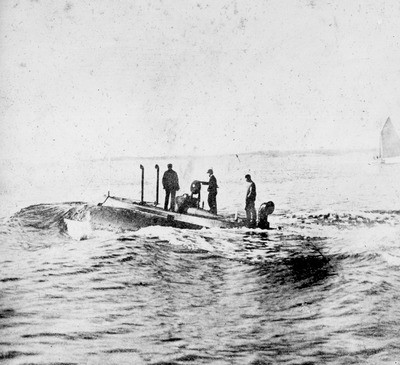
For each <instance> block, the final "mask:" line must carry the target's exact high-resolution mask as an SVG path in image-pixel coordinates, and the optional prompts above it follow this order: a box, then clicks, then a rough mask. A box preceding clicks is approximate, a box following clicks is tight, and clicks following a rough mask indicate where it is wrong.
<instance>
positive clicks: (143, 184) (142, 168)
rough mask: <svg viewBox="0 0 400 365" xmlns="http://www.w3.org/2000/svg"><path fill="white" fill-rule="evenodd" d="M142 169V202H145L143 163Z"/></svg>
mask: <svg viewBox="0 0 400 365" xmlns="http://www.w3.org/2000/svg"><path fill="white" fill-rule="evenodd" d="M140 169H141V170H142V184H141V187H142V192H141V195H140V204H143V203H144V167H143V165H140Z"/></svg>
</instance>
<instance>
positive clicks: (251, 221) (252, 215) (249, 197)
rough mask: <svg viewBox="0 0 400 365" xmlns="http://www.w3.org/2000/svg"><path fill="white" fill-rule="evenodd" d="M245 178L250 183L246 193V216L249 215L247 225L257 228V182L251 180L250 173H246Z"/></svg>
mask: <svg viewBox="0 0 400 365" xmlns="http://www.w3.org/2000/svg"><path fill="white" fill-rule="evenodd" d="M245 179H246V181H247V183H248V184H249V185H248V187H247V193H246V206H245V208H244V209H245V210H246V217H247V227H248V228H255V227H256V225H257V213H256V208H255V204H254V203H255V201H256V196H257V192H256V184H255V183H254V181H253V180H251V176H250V175H249V174H247V175H245Z"/></svg>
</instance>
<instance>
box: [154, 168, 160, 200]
mask: <svg viewBox="0 0 400 365" xmlns="http://www.w3.org/2000/svg"><path fill="white" fill-rule="evenodd" d="M154 168H155V169H156V170H157V183H156V203H155V205H158V192H159V190H160V166H158V165H155V166H154Z"/></svg>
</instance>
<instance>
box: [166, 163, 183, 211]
mask: <svg viewBox="0 0 400 365" xmlns="http://www.w3.org/2000/svg"><path fill="white" fill-rule="evenodd" d="M167 167H168V170H167V171H165V172H164V175H163V178H162V184H163V188H164V189H165V203H164V210H168V203H169V196H170V195H171V210H172V211H174V210H175V196H176V192H177V191H178V190H179V180H178V174H177V173H176V172H175V171H174V170H172V164H171V163H169V164H168V165H167Z"/></svg>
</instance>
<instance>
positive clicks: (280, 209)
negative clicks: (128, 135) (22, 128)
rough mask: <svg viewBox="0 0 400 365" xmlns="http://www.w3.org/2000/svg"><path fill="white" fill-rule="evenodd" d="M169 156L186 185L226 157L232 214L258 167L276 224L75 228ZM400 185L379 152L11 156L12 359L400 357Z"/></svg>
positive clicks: (3, 267)
mask: <svg viewBox="0 0 400 365" xmlns="http://www.w3.org/2000/svg"><path fill="white" fill-rule="evenodd" d="M169 162H171V163H173V164H174V169H175V170H176V171H177V172H178V174H179V178H180V185H181V190H180V192H179V193H184V192H189V187H190V183H191V182H192V181H193V180H207V179H208V176H207V174H206V171H207V170H208V168H210V167H212V168H214V172H215V176H216V177H217V179H218V184H219V193H218V197H217V199H218V210H219V213H220V214H226V215H228V214H234V213H235V212H238V213H239V215H242V216H243V215H244V194H245V189H246V184H245V180H244V175H245V174H246V173H250V174H251V175H252V177H253V180H254V182H255V183H256V185H257V192H258V195H257V202H256V205H257V206H258V205H260V204H261V203H262V202H266V201H269V200H272V201H274V202H275V205H276V209H275V212H274V214H273V215H272V216H271V218H270V221H271V226H272V227H275V228H276V229H275V230H271V231H261V230H259V229H255V230H249V229H231V230H219V229H211V230H206V229H204V230H197V231H196V230H180V229H175V228H169V227H147V228H143V229H141V230H139V231H136V232H129V231H123V230H121V229H116V230H115V231H110V230H102V229H97V230H93V229H91V227H90V224H82V226H81V228H80V229H81V230H82V232H71V231H69V230H68V226H66V224H65V223H64V219H65V217H66V215H67V214H68V212H69V211H70V210H71V209H76V208H77V207H79V208H81V209H89V208H90V206H92V205H96V204H97V203H99V202H102V201H103V200H104V199H105V197H104V195H105V194H107V191H110V192H111V194H112V195H117V196H124V197H130V198H136V199H139V198H140V176H141V170H140V168H139V164H143V166H144V167H145V180H146V184H145V200H147V201H151V202H153V201H154V200H155V195H156V193H155V186H156V184H155V180H156V169H155V164H156V163H157V164H159V165H160V172H161V173H162V172H163V171H164V170H165V169H166V164H167V163H169ZM399 182H400V165H381V164H378V163H376V162H374V161H373V159H372V155H371V154H368V153H342V154H329V153H325V154H321V153H320V154H317V153H314V154H313V153H304V154H294V153H293V154H280V155H279V154H276V155H274V154H262V153H257V154H247V155H231V156H218V157H196V158H183V157H179V158H177V157H176V158H170V159H165V158H164V159H161V158H160V159H150V158H147V159H141V160H139V159H133V158H132V159H128V158H125V159H112V160H111V161H107V160H97V161H83V162H79V163H77V162H66V161H60V162H57V163H46V164H45V163H41V162H36V163H32V164H27V165H23V164H17V163H15V162H10V161H8V162H7V161H3V162H1V179H0V189H1V207H0V217H1V225H0V362H1V363H5V364H159V365H161V364H164V365H167V364H218V365H225V364H252V365H261V364H391V365H394V364H399V363H400V341H399V333H400V270H399V269H400V239H399V238H400V183H399ZM163 198H164V194H163V192H162V191H161V192H160V200H161V201H162V199H163ZM203 198H205V199H206V193H205V192H203ZM206 206H207V203H206ZM87 223H90V222H87Z"/></svg>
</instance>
